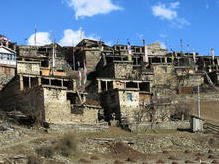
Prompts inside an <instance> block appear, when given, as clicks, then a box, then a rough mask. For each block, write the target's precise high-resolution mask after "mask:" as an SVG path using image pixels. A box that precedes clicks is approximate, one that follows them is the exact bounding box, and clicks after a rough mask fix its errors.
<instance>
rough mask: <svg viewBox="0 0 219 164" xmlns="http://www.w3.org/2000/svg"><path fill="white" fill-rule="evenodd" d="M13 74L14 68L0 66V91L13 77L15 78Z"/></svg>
mask: <svg viewBox="0 0 219 164" xmlns="http://www.w3.org/2000/svg"><path fill="white" fill-rule="evenodd" d="M15 72H16V71H15V68H10V67H3V66H2V67H1V66H0V91H1V90H2V88H3V87H4V86H5V85H7V84H8V83H9V81H10V80H11V79H12V78H13V77H15Z"/></svg>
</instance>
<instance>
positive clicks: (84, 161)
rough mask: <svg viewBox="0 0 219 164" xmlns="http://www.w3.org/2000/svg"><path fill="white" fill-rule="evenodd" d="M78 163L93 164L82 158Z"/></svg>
mask: <svg viewBox="0 0 219 164" xmlns="http://www.w3.org/2000/svg"><path fill="white" fill-rule="evenodd" d="M78 163H91V161H89V160H86V159H84V158H81V159H79V160H78Z"/></svg>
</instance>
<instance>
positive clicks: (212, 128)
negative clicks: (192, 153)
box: [204, 122, 219, 135]
mask: <svg viewBox="0 0 219 164" xmlns="http://www.w3.org/2000/svg"><path fill="white" fill-rule="evenodd" d="M204 130H205V132H206V133H213V134H218V135H219V126H217V125H214V124H211V123H208V122H206V123H204Z"/></svg>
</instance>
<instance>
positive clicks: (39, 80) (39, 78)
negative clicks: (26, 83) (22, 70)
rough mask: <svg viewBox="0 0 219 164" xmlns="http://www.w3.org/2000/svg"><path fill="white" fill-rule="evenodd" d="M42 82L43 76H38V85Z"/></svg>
mask: <svg viewBox="0 0 219 164" xmlns="http://www.w3.org/2000/svg"><path fill="white" fill-rule="evenodd" d="M41 84H42V83H41V77H38V85H39V86H40V85H41Z"/></svg>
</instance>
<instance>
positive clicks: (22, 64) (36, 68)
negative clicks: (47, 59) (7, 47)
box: [17, 61, 40, 75]
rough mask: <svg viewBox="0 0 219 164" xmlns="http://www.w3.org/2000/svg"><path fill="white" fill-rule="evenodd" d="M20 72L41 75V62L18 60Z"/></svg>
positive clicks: (18, 71)
mask: <svg viewBox="0 0 219 164" xmlns="http://www.w3.org/2000/svg"><path fill="white" fill-rule="evenodd" d="M17 73H18V74H30V75H40V62H32V61H18V62H17Z"/></svg>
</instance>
